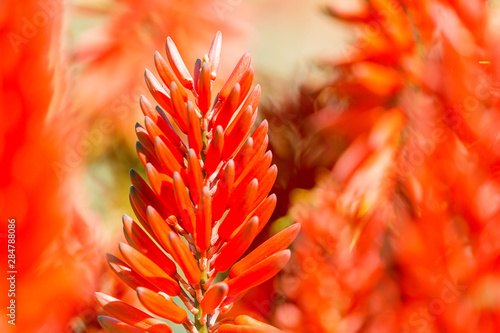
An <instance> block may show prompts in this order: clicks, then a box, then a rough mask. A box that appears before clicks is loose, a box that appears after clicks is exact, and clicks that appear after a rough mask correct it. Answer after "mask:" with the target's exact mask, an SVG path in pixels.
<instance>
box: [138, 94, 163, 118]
mask: <svg viewBox="0 0 500 333" xmlns="http://www.w3.org/2000/svg"><path fill="white" fill-rule="evenodd" d="M139 105H140V107H141V110H142V113H143V114H144V116H145V117H149V118H151V119H153V120H154V121H155V122H156V121H157V119H158V117H159V114H158V112H156V110H155V107H154V106H153V104H151V102H150V101H149V100H148V99H147V98H146V97H145V96H144V95H142V94H141V96H140V97H139Z"/></svg>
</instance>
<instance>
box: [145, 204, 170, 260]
mask: <svg viewBox="0 0 500 333" xmlns="http://www.w3.org/2000/svg"><path fill="white" fill-rule="evenodd" d="M147 217H148V221H149V224H150V225H151V229H152V230H153V233H154V235H155V236H156V239H157V240H158V242H159V243H160V245H161V246H163V248H164V249H165V250H166V251H167V252H168V253H170V255H172V248H171V245H170V241H169V239H168V233H169V232H171V231H173V229H172V227H171V226H170V223H168V222H167V221H168V220H169V219H170V217H169V218H167V220H165V219H163V217H161V216H160V214H158V212H157V211H156V210H155V209H154V208H153V207H151V206H149V207H148V208H147Z"/></svg>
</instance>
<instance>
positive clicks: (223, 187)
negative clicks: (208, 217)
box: [212, 160, 235, 221]
mask: <svg viewBox="0 0 500 333" xmlns="http://www.w3.org/2000/svg"><path fill="white" fill-rule="evenodd" d="M234 169H235V167H234V161H233V160H229V161H228V162H227V163H226V167H225V168H224V170H223V171H222V179H220V180H219V182H218V183H217V190H216V191H215V194H214V197H213V201H212V218H213V219H214V221H218V220H220V219H221V217H222V215H224V212H225V211H226V209H227V204H228V199H229V194H230V192H231V189H232V187H233V184H234Z"/></svg>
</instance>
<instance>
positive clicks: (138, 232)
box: [122, 206, 177, 277]
mask: <svg viewBox="0 0 500 333" xmlns="http://www.w3.org/2000/svg"><path fill="white" fill-rule="evenodd" d="M150 207H151V206H150ZM122 220H123V229H124V233H125V235H126V236H128V239H129V240H130V241H131V242H132V243H131V244H130V245H131V246H133V247H135V248H136V249H137V250H138V251H140V252H141V253H142V254H144V255H145V256H146V257H148V258H149V259H151V260H152V261H153V262H154V263H156V264H157V265H158V266H159V267H162V269H163V270H164V271H165V272H166V273H167V274H168V275H170V276H172V277H173V276H175V274H176V273H177V267H176V266H175V264H174V262H173V261H172V260H170V258H168V257H167V256H166V255H165V254H164V253H163V252H162V251H161V250H160V249H159V248H158V246H157V245H156V244H155V243H154V242H153V240H152V239H151V238H150V237H149V235H148V234H146V233H145V232H144V231H143V230H142V229H141V227H139V226H138V225H137V223H135V222H134V220H132V218H130V217H129V216H127V215H123V218H122Z"/></svg>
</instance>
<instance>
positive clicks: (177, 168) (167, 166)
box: [155, 138, 182, 177]
mask: <svg viewBox="0 0 500 333" xmlns="http://www.w3.org/2000/svg"><path fill="white" fill-rule="evenodd" d="M155 150H156V155H157V156H158V159H159V161H160V163H161V165H162V167H163V169H164V170H165V171H166V172H167V174H168V175H169V176H170V177H172V175H173V174H174V172H181V170H182V166H181V165H180V163H179V161H177V159H176V158H175V157H174V155H173V154H172V152H171V151H170V149H168V147H167V146H166V145H165V143H164V142H163V141H162V140H161V139H160V138H156V140H155Z"/></svg>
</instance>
